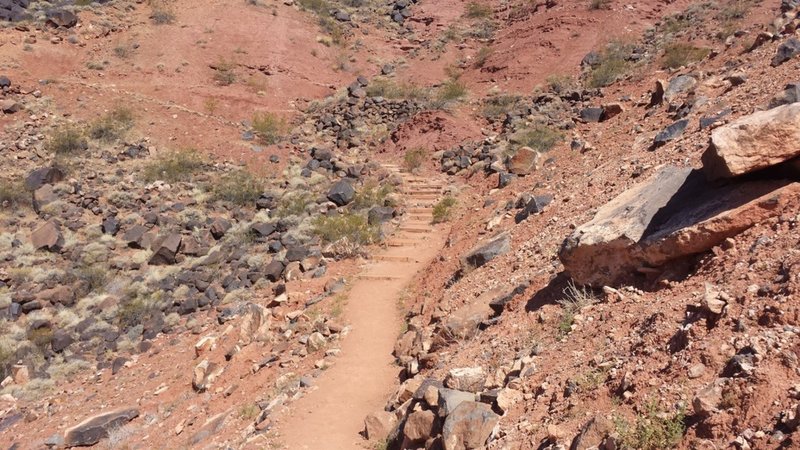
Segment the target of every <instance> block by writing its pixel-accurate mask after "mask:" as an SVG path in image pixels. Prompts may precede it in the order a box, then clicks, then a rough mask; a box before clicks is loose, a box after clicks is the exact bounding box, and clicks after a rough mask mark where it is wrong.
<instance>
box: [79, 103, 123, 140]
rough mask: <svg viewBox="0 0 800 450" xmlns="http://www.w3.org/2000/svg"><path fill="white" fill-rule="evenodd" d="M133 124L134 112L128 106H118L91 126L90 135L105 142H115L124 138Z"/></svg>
mask: <svg viewBox="0 0 800 450" xmlns="http://www.w3.org/2000/svg"><path fill="white" fill-rule="evenodd" d="M132 126H133V112H131V110H130V109H128V108H122V107H120V108H117V109H115V110H113V111H111V112H109V113H108V114H106V115H105V116H103V117H102V118H100V119H98V120H97V121H95V122H94V123H93V124H92V125H91V126H90V127H89V136H90V137H91V138H92V139H97V140H100V141H103V142H114V141H116V140H117V139H120V138H122V137H123V136H124V135H125V132H127V131H128V130H129V129H130V128H131V127H132Z"/></svg>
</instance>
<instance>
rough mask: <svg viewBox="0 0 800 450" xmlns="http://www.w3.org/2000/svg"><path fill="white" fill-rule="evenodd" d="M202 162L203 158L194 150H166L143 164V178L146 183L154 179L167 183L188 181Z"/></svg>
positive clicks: (200, 166)
mask: <svg viewBox="0 0 800 450" xmlns="http://www.w3.org/2000/svg"><path fill="white" fill-rule="evenodd" d="M204 164H205V162H204V161H203V158H202V157H201V156H200V155H198V154H197V152H195V151H194V150H176V151H172V152H168V153H165V154H162V155H159V156H158V157H156V159H155V160H153V161H151V162H149V163H148V164H147V165H145V166H144V169H143V175H144V180H145V181H146V182H148V183H152V182H153V181H156V180H162V181H166V182H167V183H175V182H178V181H188V180H189V179H190V178H191V176H192V175H194V174H195V172H197V171H198V170H200V168H202V167H203V165H204Z"/></svg>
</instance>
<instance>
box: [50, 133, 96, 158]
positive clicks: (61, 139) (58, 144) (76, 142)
mask: <svg viewBox="0 0 800 450" xmlns="http://www.w3.org/2000/svg"><path fill="white" fill-rule="evenodd" d="M46 146H47V150H48V151H50V152H52V153H55V154H56V155H62V156H63V155H71V154H74V153H77V152H81V151H84V150H87V149H88V148H89V144H88V143H87V142H86V138H85V137H84V136H83V133H82V132H81V130H79V129H78V128H77V127H75V126H66V127H63V128H60V129H58V130H56V131H55V132H54V133H53V134H52V135H51V136H50V139H49V140H48V141H47V144H46Z"/></svg>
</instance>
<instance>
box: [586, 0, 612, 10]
mask: <svg viewBox="0 0 800 450" xmlns="http://www.w3.org/2000/svg"><path fill="white" fill-rule="evenodd" d="M610 5H611V0H590V1H589V9H590V10H592V11H596V10H598V9H608V8H609V6H610Z"/></svg>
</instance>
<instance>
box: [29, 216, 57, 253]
mask: <svg viewBox="0 0 800 450" xmlns="http://www.w3.org/2000/svg"><path fill="white" fill-rule="evenodd" d="M31 244H33V247H34V248H35V249H36V250H40V249H47V250H49V251H51V252H58V251H61V247H63V246H64V237H63V236H62V235H61V229H60V227H59V226H58V224H57V223H55V222H54V221H52V220H51V221H48V222H46V223H45V224H44V225H42V226H40V227H39V228H37V229H36V230H35V231H34V232H33V233H31Z"/></svg>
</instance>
